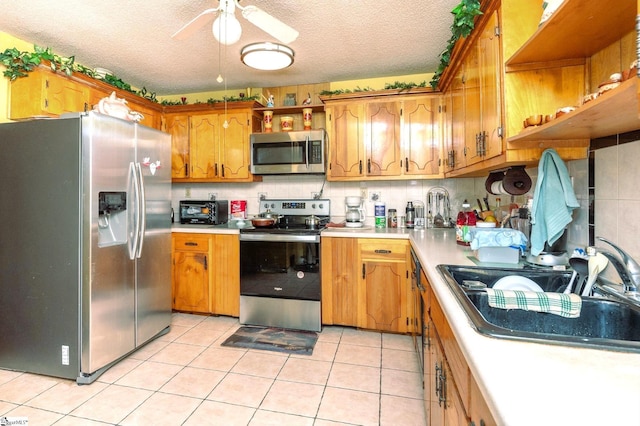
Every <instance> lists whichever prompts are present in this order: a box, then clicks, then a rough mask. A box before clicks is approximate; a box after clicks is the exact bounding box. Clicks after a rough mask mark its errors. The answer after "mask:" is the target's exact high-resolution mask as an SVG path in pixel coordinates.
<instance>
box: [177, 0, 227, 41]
mask: <svg viewBox="0 0 640 426" xmlns="http://www.w3.org/2000/svg"><path fill="white" fill-rule="evenodd" d="M219 10H220V8H219V7H217V8H215V9H207V10H205V11H204V12H202V13H200V14H199V15H198V16H196V17H195V18H193V19H192V20H191V21H189V22H188V23H187V24H186V25H185V26H184V27H182V28H180V29H179V30H178V31H176V32H175V33H174V34H173V35H172V36H171V38H174V39H176V40H184V39H186V38H188V37H189V36H191V34H193V33H195V32H196V31H198V30H199V29H200V28H202V27H204V26H205V25H206V24H207V23H209V22H211V21H213V18H214V17H215V15H216V14H217V13H218V11H219Z"/></svg>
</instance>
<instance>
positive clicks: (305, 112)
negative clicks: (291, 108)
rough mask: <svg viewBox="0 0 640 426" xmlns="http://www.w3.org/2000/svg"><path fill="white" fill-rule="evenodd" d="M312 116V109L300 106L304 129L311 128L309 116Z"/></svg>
mask: <svg viewBox="0 0 640 426" xmlns="http://www.w3.org/2000/svg"><path fill="white" fill-rule="evenodd" d="M312 117H313V109H311V108H302V122H303V124H304V130H311V118H312Z"/></svg>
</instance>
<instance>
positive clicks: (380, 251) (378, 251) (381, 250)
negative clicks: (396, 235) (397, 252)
mask: <svg viewBox="0 0 640 426" xmlns="http://www.w3.org/2000/svg"><path fill="white" fill-rule="evenodd" d="M375 252H376V253H378V254H391V250H385V249H377V250H376V251H375Z"/></svg>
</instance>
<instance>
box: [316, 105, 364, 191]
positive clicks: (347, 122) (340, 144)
mask: <svg viewBox="0 0 640 426" xmlns="http://www.w3.org/2000/svg"><path fill="white" fill-rule="evenodd" d="M326 116H327V128H328V129H329V130H328V133H329V170H328V171H327V178H328V179H331V178H349V177H361V176H364V166H365V165H364V160H365V152H364V135H363V129H364V112H363V107H362V104H361V103H349V104H335V105H331V106H330V107H327V108H326Z"/></svg>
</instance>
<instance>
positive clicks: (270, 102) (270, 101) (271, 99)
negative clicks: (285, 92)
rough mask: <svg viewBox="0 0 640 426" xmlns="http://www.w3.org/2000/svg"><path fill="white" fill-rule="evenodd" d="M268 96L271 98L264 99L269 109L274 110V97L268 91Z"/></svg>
mask: <svg viewBox="0 0 640 426" xmlns="http://www.w3.org/2000/svg"><path fill="white" fill-rule="evenodd" d="M267 94H268V95H269V97H268V98H265V97H264V95H262V99H264V100H265V101H267V107H269V108H273V95H272V94H271V92H269V91H267Z"/></svg>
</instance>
